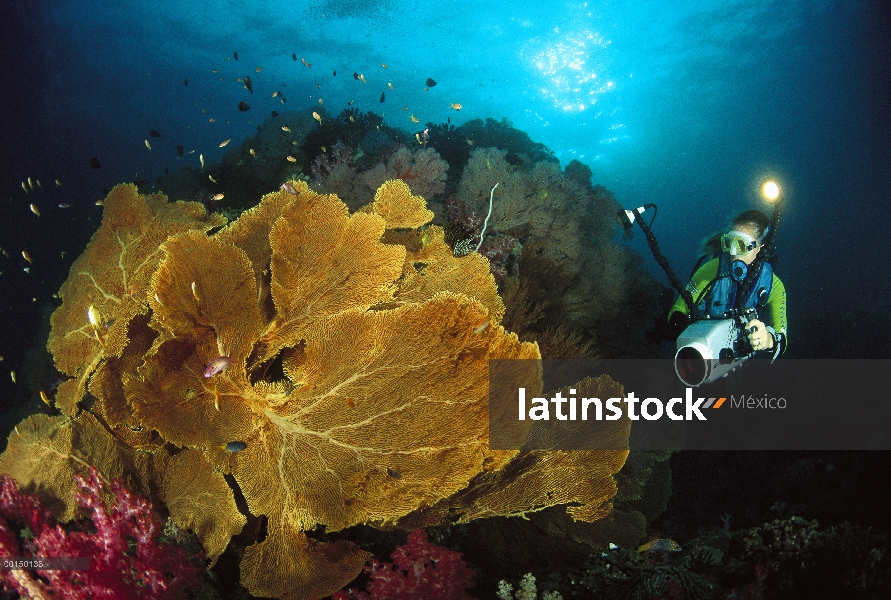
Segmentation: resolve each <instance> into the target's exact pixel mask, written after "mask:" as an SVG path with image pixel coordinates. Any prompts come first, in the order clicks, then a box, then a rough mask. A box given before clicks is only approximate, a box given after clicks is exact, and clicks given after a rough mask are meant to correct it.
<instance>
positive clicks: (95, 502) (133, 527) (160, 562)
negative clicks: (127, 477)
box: [0, 467, 200, 600]
mask: <svg viewBox="0 0 891 600" xmlns="http://www.w3.org/2000/svg"><path fill="white" fill-rule="evenodd" d="M75 479H76V483H77V486H78V493H77V495H76V502H77V504H78V505H79V506H80V507H82V508H83V509H86V510H87V511H89V513H91V518H92V526H91V527H83V526H77V527H69V528H67V529H63V528H62V527H61V526H60V525H58V524H56V523H55V522H54V519H53V517H52V515H51V513H50V510H49V509H48V508H47V507H45V506H44V505H43V504H41V502H40V500H39V499H38V498H37V496H35V495H31V494H23V493H21V492H19V489H18V487H17V485H16V483H15V481H14V480H13V479H12V478H11V477H9V476H8V475H3V476H2V479H0V552H2V553H3V555H4V556H8V557H13V556H25V557H42V558H49V557H88V558H89V569H87V570H65V569H58V570H55V569H52V570H42V569H38V570H36V571H27V570H20V571H16V570H11V569H3V570H2V571H0V583H2V584H3V585H4V587H7V588H12V589H15V590H16V591H18V592H19V593H20V594H22V596H23V597H26V598H27V597H30V598H32V599H34V600H40V599H49V598H65V599H67V600H76V599H80V598H82V599H84V600H87V599H91V600H98V599H100V598H109V599H111V598H169V599H175V598H185V597H186V592H187V591H189V590H190V589H194V588H196V587H197V586H198V584H199V579H198V573H199V567H198V565H197V564H194V563H193V562H191V561H190V560H189V556H188V555H187V554H186V552H185V551H183V549H182V548H177V547H173V546H170V545H168V544H162V543H159V541H158V538H159V536H160V534H161V531H160V529H161V522H160V521H159V520H158V519H157V517H156V516H155V515H154V514H153V513H152V510H151V507H150V506H149V504H148V502H146V501H145V500H144V499H143V498H140V497H138V496H135V495H134V494H132V493H131V492H130V491H129V490H127V488H126V487H125V486H124V484H123V482H122V481H121V480H115V481H112V483H111V486H110V489H107V488H106V485H105V483H104V482H103V481H102V480H101V479H100V478H99V474H98V472H97V471H96V469H95V468H92V467H91V468H90V470H89V475H88V477H86V478H84V477H81V476H80V475H78V476H76V478H75ZM108 492H110V496H111V501H110V502H109V504H108V506H106V503H105V502H104V501H103V499H102V495H103V494H107V493H108ZM12 525H15V528H13V527H12ZM78 525H79V524H78ZM17 532H19V533H18V535H17ZM23 550H25V552H23ZM199 559H200V557H199ZM32 572H34V573H36V574H37V575H38V576H39V577H34V576H32V575H31V573H32Z"/></svg>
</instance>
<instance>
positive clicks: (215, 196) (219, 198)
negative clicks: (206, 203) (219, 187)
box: [211, 194, 226, 201]
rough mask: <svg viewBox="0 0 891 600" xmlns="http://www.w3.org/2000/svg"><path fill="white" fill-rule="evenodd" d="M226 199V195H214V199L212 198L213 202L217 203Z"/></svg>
mask: <svg viewBox="0 0 891 600" xmlns="http://www.w3.org/2000/svg"><path fill="white" fill-rule="evenodd" d="M225 197H226V195H225V194H214V195H213V198H211V200H217V201H219V200H222V199H223V198H225Z"/></svg>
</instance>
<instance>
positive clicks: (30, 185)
mask: <svg viewBox="0 0 891 600" xmlns="http://www.w3.org/2000/svg"><path fill="white" fill-rule="evenodd" d="M28 187H29V188H31V189H32V190H33V189H34V183H33V182H32V181H31V178H30V177H29V178H28Z"/></svg>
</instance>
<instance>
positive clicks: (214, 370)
mask: <svg viewBox="0 0 891 600" xmlns="http://www.w3.org/2000/svg"><path fill="white" fill-rule="evenodd" d="M234 362H235V360H234V359H232V358H230V357H228V356H218V357H216V358H215V359H213V360H212V361H210V362H209V363H207V366H206V367H205V368H204V376H205V377H213V376H214V375H219V374H220V373H222V372H223V371H225V370H226V369H227V368H228V367H229V365H231V364H232V363H234Z"/></svg>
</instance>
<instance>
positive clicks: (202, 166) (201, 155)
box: [190, 153, 204, 171]
mask: <svg viewBox="0 0 891 600" xmlns="http://www.w3.org/2000/svg"><path fill="white" fill-rule="evenodd" d="M190 154H191V153H190ZM198 160H199V161H201V170H202V171H203V170H204V155H203V154H199V155H198Z"/></svg>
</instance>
